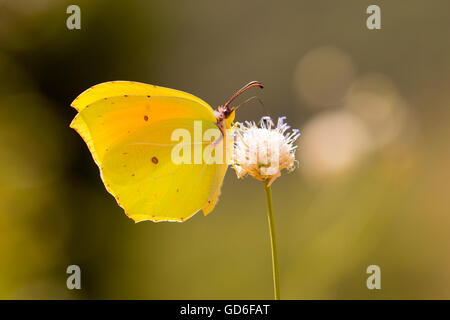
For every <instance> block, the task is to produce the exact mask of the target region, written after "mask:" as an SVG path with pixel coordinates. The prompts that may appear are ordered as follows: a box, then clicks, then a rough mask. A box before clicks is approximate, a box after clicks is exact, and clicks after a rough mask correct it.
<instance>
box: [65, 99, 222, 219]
mask: <svg viewBox="0 0 450 320" xmlns="http://www.w3.org/2000/svg"><path fill="white" fill-rule="evenodd" d="M195 121H197V125H198V124H199V123H200V124H201V126H202V130H203V131H205V130H208V129H216V130H218V129H217V126H216V124H215V121H216V119H215V117H214V115H213V114H212V112H209V110H208V109H206V108H204V107H203V106H202V105H199V103H198V102H195V101H192V100H189V99H185V98H179V97H152V96H150V97H147V96H127V97H125V96H119V97H113V98H108V99H103V100H100V101H97V102H94V103H92V104H90V105H88V106H87V107H85V108H83V110H81V112H80V113H79V114H78V115H77V117H76V118H75V119H74V121H73V122H72V127H73V128H74V129H76V130H77V131H78V132H79V133H80V135H81V136H82V137H83V139H84V140H85V141H86V143H87V144H88V146H89V149H90V150H91V153H92V155H93V157H94V160H95V162H96V163H97V165H98V166H99V168H100V171H101V175H102V179H103V182H104V183H105V186H106V188H107V189H108V191H109V192H110V193H111V194H112V195H113V196H114V197H115V198H116V200H117V202H118V203H119V205H120V206H121V207H123V208H124V210H125V212H126V213H127V215H128V216H130V217H131V218H132V219H133V220H135V221H143V220H152V221H184V220H186V219H188V218H189V217H191V216H192V215H193V214H195V213H196V212H197V211H199V210H200V209H202V208H203V211H204V213H205V214H207V213H209V212H210V211H211V210H212V209H213V207H214V205H215V203H216V201H217V197H218V195H219V192H220V187H221V184H222V181H223V178H224V176H225V173H226V169H227V164H226V163H224V164H216V163H213V164H206V163H204V162H203V161H202V162H200V163H198V164H194V163H192V164H185V163H182V164H176V163H174V161H173V159H172V150H173V148H174V146H175V145H177V144H179V142H176V141H173V139H172V133H173V132H174V130H177V129H181V130H185V132H188V133H189V135H190V137H194V136H195V134H194V131H195ZM201 140H202V139H201V138H200V140H199V143H200V152H203V151H204V149H205V148H206V147H207V146H208V145H209V143H202V142H201ZM184 143H186V144H187V145H188V146H187V149H186V150H190V153H191V155H193V154H194V152H195V150H194V149H195V148H196V145H197V147H198V144H199V143H198V141H193V140H191V141H184ZM220 145H221V144H219V146H220ZM219 146H218V147H219Z"/></svg>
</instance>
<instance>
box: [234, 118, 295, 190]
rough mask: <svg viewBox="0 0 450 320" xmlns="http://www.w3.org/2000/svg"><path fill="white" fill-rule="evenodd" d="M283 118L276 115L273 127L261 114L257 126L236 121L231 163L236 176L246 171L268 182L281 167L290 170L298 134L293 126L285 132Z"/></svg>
mask: <svg viewBox="0 0 450 320" xmlns="http://www.w3.org/2000/svg"><path fill="white" fill-rule="evenodd" d="M285 119H286V117H282V118H279V119H278V124H277V126H276V127H274V123H273V121H272V119H271V118H270V117H263V118H262V119H261V121H260V122H259V126H258V125H256V123H255V122H249V121H246V122H245V124H242V123H236V130H237V133H236V136H235V143H234V152H233V157H232V164H233V168H234V169H235V170H236V174H237V176H238V178H242V177H244V176H245V175H247V174H248V175H250V176H252V177H253V178H255V179H258V180H263V181H264V180H269V185H271V184H272V183H273V181H275V179H277V178H278V177H279V176H280V175H281V170H283V169H287V170H289V171H292V170H294V167H295V162H296V160H295V150H296V149H297V146H296V145H294V143H295V141H296V140H297V139H298V137H299V136H300V133H299V131H298V130H297V129H293V130H291V131H289V129H290V127H289V126H288V125H287V124H286V123H284V120H285Z"/></svg>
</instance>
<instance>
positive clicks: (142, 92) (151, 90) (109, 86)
mask: <svg viewBox="0 0 450 320" xmlns="http://www.w3.org/2000/svg"><path fill="white" fill-rule="evenodd" d="M125 95H129V96H153V97H179V98H185V99H189V100H192V101H195V102H198V103H199V104H201V105H202V106H204V107H206V108H207V109H208V110H210V111H211V112H212V111H213V110H212V108H211V107H210V106H209V105H208V104H207V103H206V102H205V101H203V100H202V99H200V98H198V97H196V96H194V95H192V94H190V93H187V92H183V91H180V90H175V89H170V88H164V87H160V86H155V85H151V84H146V83H141V82H135V81H109V82H103V83H100V84H97V85H95V86H92V87H90V88H89V89H87V90H85V91H84V92H83V93H81V94H80V95H79V96H78V97H77V98H76V99H75V100H74V101H72V104H71V106H72V107H74V108H75V109H76V110H77V111H82V110H83V109H84V108H85V107H86V106H87V105H90V104H92V103H93V102H95V101H98V100H101V99H104V98H111V97H117V96H125Z"/></svg>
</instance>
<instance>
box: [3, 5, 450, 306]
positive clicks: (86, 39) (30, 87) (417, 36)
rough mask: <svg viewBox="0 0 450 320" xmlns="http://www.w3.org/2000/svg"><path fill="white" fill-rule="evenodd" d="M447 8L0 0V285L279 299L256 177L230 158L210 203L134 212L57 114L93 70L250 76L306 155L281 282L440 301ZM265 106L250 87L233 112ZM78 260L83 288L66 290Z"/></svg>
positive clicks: (231, 83) (204, 94)
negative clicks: (181, 215)
mask: <svg viewBox="0 0 450 320" xmlns="http://www.w3.org/2000/svg"><path fill="white" fill-rule="evenodd" d="M71 4H77V5H79V6H80V8H81V30H68V29H67V27H66V19H67V18H68V16H69V14H67V13H66V8H67V6H69V5H71ZM370 4H378V5H379V6H380V7H381V23H382V29H381V30H374V31H371V30H368V29H367V28H366V19H367V17H368V14H366V8H367V7H368V6H369V5H370ZM449 14H450V3H449V2H448V1H446V0H435V1H425V0H410V1H408V2H407V3H406V2H401V1H375V0H374V1H366V0H348V1H345V2H344V1H332V0H316V1H299V0H292V1H277V2H275V1H271V2H269V1H266V2H265V3H263V2H262V1H258V2H252V1H235V0H233V1H209V0H196V1H144V0H140V1H139V0H128V1H126V2H123V1H106V0H96V1H87V0H84V1H82V0H77V1H56V0H11V1H9V0H0V141H1V146H2V148H1V150H0V197H1V200H0V210H1V211H0V298H1V299H34V298H41V299H50V298H54V299H271V298H272V297H273V292H272V270H271V257H270V242H269V234H268V226H267V216H266V208H265V200H264V190H263V186H262V184H261V183H260V182H258V181H255V180H252V179H251V178H246V179H243V180H237V178H236V175H235V173H234V171H233V170H232V169H229V171H228V174H227V176H226V179H225V182H224V186H223V188H222V196H221V199H220V202H219V203H218V205H217V207H216V209H215V210H214V212H213V213H211V214H210V215H209V216H208V217H204V216H203V215H202V214H201V213H199V214H197V215H196V216H194V217H193V218H192V219H190V220H189V221H187V222H185V223H158V224H155V223H152V222H144V223H139V224H134V223H133V221H132V220H130V219H128V218H127V217H126V216H125V214H123V211H122V209H121V208H120V207H118V206H117V205H116V202H115V200H114V199H113V197H112V196H111V195H109V194H108V193H107V192H106V190H105V188H104V186H103V184H102V182H101V180H100V178H99V173H98V169H97V167H96V165H95V164H94V161H93V160H92V158H91V155H90V153H89V151H88V149H87V147H86V146H85V144H84V142H83V141H82V139H81V138H80V137H79V136H78V135H77V133H76V132H75V131H74V130H72V129H70V128H69V123H70V121H71V120H72V118H73V117H74V116H75V114H76V111H75V110H74V109H72V108H70V107H69V105H70V102H71V101H72V100H73V99H74V98H75V97H76V96H77V95H78V94H79V93H81V92H82V91H84V90H85V89H87V88H88V87H90V86H92V85H94V84H97V83H100V82H104V81H109V80H135V81H141V82H146V83H151V84H157V85H161V86H166V87H170V88H176V89H180V90H184V91H187V92H190V93H193V94H195V95H197V96H199V97H201V98H203V99H204V100H205V101H207V102H209V103H210V104H211V105H212V106H213V107H216V106H217V105H219V104H222V103H224V102H225V101H226V100H227V99H228V98H229V97H230V96H231V94H233V93H234V92H235V90H237V89H238V88H240V87H241V86H242V85H244V84H245V83H247V82H249V81H251V80H259V81H262V82H263V83H264V84H265V89H264V90H263V91H259V90H256V89H255V91H253V92H251V93H248V94H247V95H248V96H247V97H249V96H251V95H254V94H255V95H258V96H259V97H260V98H261V99H263V101H264V104H265V106H266V107H267V109H268V110H269V113H270V115H271V116H272V117H275V118H276V117H278V116H284V115H285V116H287V120H288V122H289V123H290V124H291V125H292V126H293V127H295V128H299V129H300V130H301V133H302V136H301V138H300V140H299V142H298V145H299V148H298V152H297V159H298V160H299V165H298V169H297V170H296V171H295V172H293V173H291V174H287V175H284V176H283V177H282V178H280V179H279V180H277V181H276V182H275V183H274V185H273V197H274V206H275V218H276V227H277V231H278V241H279V257H280V278H281V279H280V280H281V294H282V298H284V299H449V298H450V250H449V249H450V245H449V244H450V233H449V232H448V229H449V226H450V197H449V186H450V182H449V180H450V166H449V161H450V148H449V142H448V141H449V139H450V125H449V123H450V122H449V121H450V108H449V107H450V106H449V101H450V90H449V87H450V42H449V41H448V32H449V30H450V19H449ZM247 97H243V98H242V99H241V101H242V100H244V99H245V98H247ZM264 114H265V111H264V109H263V108H261V106H260V105H259V104H258V103H257V102H255V101H253V102H252V103H249V104H248V105H246V106H245V107H244V108H241V109H240V112H239V114H238V119H237V120H240V121H243V120H258V119H259V118H260V117H261V116H262V115H264ZM71 264H76V265H79V266H80V267H81V275H82V280H81V285H82V290H73V291H70V290H68V289H67V288H66V279H67V276H68V275H67V274H66V268H67V266H68V265H71ZM372 264H375V265H379V266H380V267H381V290H368V289H367V287H366V279H367V277H368V276H369V275H368V274H366V268H367V267H368V266H369V265H372Z"/></svg>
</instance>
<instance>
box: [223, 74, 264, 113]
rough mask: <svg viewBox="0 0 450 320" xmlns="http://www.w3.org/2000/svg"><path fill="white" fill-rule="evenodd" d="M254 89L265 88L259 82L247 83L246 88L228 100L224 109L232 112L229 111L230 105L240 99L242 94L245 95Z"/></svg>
mask: <svg viewBox="0 0 450 320" xmlns="http://www.w3.org/2000/svg"><path fill="white" fill-rule="evenodd" d="M253 87H259V88H261V89H263V88H264V86H263V84H262V83H261V82H259V81H252V82H250V83H247V84H246V85H245V86H243V87H242V88H240V89H239V90H238V91H237V92H236V93H235V94H233V96H232V97H231V98H230V100H228V101H227V103H225V104H224V106H223V107H224V109H225V110H230V109H229V105H230V103H231V102H233V100H234V99H236V98H237V97H239V96H240V95H241V94H242V93H244V92H245V91H247V90H248V89H250V88H253ZM230 111H231V110H230Z"/></svg>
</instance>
